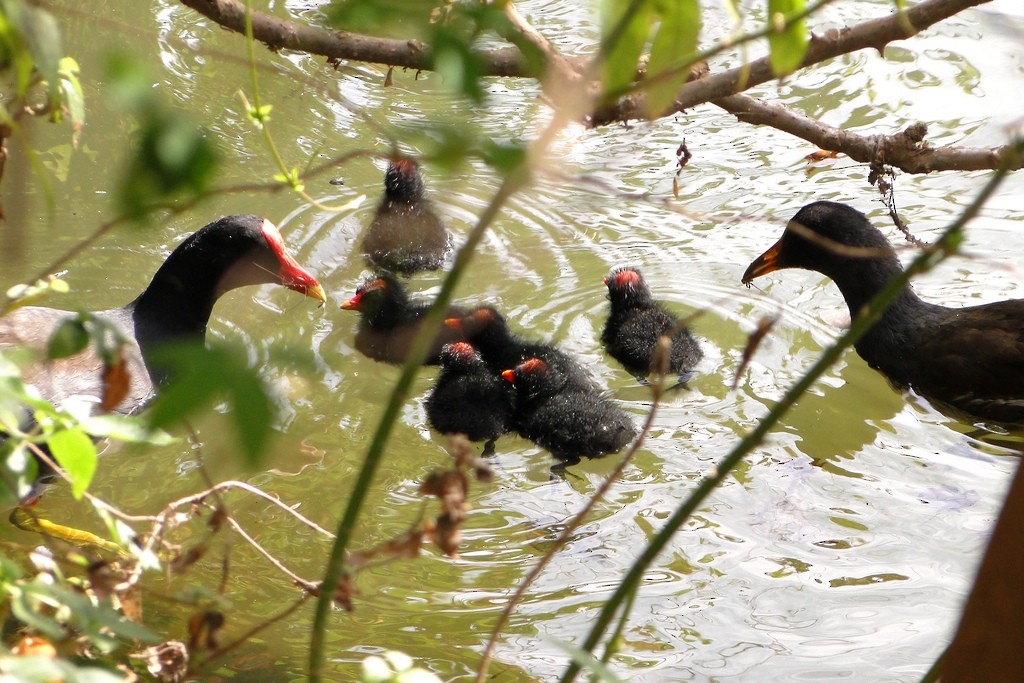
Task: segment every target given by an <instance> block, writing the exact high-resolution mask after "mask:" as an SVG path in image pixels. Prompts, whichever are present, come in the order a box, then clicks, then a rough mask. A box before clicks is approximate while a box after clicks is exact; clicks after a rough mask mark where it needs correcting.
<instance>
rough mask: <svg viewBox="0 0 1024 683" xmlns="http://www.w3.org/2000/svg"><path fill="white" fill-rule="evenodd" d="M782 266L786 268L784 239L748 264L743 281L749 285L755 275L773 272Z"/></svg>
mask: <svg viewBox="0 0 1024 683" xmlns="http://www.w3.org/2000/svg"><path fill="white" fill-rule="evenodd" d="M780 268H785V265H784V264H783V262H782V240H779V241H778V242H776V243H775V244H773V245H772V246H771V248H769V249H768V251H766V252H764V253H763V254H761V255H760V256H758V257H757V258H756V259H754V261H753V262H752V263H751V264H750V265H749V266H747V271H746V272H745V273H743V280H742V282H743V284H745V285H749V284H750V281H751V280H753V279H754V278H755V277H761V276H762V275H767V274H768V273H773V272H775V271H776V270H779V269H780Z"/></svg>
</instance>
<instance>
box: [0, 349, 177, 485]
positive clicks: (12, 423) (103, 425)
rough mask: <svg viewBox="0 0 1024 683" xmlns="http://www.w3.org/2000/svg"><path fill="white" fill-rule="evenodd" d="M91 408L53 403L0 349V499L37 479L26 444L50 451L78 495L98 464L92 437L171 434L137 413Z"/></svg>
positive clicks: (145, 439)
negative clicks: (96, 411) (28, 383)
mask: <svg viewBox="0 0 1024 683" xmlns="http://www.w3.org/2000/svg"><path fill="white" fill-rule="evenodd" d="M92 408H93V404H91V403H74V402H69V403H68V404H67V405H64V406H61V407H57V406H54V405H53V404H52V403H50V402H49V401H45V400H43V399H42V398H41V397H40V396H39V393H38V392H37V391H36V390H35V388H33V387H29V386H26V385H25V384H24V382H23V381H22V379H21V370H20V369H19V368H18V366H17V365H16V364H15V363H13V362H12V361H11V360H10V359H8V358H7V357H5V356H4V355H0V432H3V433H4V434H5V435H6V437H5V439H4V440H3V442H2V445H0V457H2V462H0V481H3V482H4V483H6V485H5V486H0V503H4V504H9V503H13V502H16V501H17V500H19V499H20V498H22V497H23V496H25V495H26V494H28V493H29V491H30V490H31V488H32V485H33V483H34V482H35V479H36V474H37V471H38V465H37V463H36V460H35V458H34V457H33V456H32V455H31V453H30V452H29V444H35V445H36V446H39V447H45V448H46V449H47V450H48V451H49V452H50V454H51V455H52V456H53V457H54V458H55V459H56V460H57V462H58V463H59V464H60V466H61V467H62V468H63V469H64V470H65V471H66V473H67V474H68V476H69V478H70V479H71V488H72V492H73V493H74V495H75V496H76V497H81V495H82V494H83V493H84V492H85V490H86V489H87V488H88V487H89V484H90V483H91V481H92V477H93V474H94V473H95V471H96V467H97V453H96V446H95V444H94V443H93V440H92V438H93V437H105V438H113V439H117V440H119V441H124V442H134V443H149V444H154V445H162V444H166V443H168V442H169V440H170V437H169V436H168V435H167V434H166V433H164V432H162V431H154V430H153V429H151V428H150V427H149V425H148V424H147V423H146V422H144V421H143V420H142V419H141V418H139V417H128V416H125V415H90V414H89V413H90V411H91V410H92ZM26 424H31V425H32V429H31V430H30V431H25V430H26V426H25V425H26Z"/></svg>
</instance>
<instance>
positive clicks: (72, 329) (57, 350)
mask: <svg viewBox="0 0 1024 683" xmlns="http://www.w3.org/2000/svg"><path fill="white" fill-rule="evenodd" d="M88 345H89V333H88V331H86V329H85V323H84V322H82V319H81V317H73V318H65V319H64V320H62V321H61V323H60V325H58V326H57V329H56V330H54V331H53V334H52V335H50V341H49V343H48V344H47V346H46V357H47V358H48V359H50V360H56V359H58V358H67V357H68V356H73V355H75V354H76V353H79V352H81V351H82V350H84V349H85V347H86V346H88Z"/></svg>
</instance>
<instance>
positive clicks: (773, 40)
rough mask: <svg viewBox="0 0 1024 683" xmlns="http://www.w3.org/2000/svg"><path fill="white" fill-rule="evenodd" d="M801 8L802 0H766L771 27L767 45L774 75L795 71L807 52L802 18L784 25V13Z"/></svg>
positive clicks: (805, 29) (800, 10) (799, 10)
mask: <svg viewBox="0 0 1024 683" xmlns="http://www.w3.org/2000/svg"><path fill="white" fill-rule="evenodd" d="M803 10H804V0H768V23H769V26H772V27H773V30H772V32H771V33H769V34H768V46H769V47H770V48H771V56H770V61H771V64H772V71H773V72H775V75H776V76H785V75H786V74H790V73H793V72H794V71H796V70H797V69H798V68H799V67H800V65H801V64H802V63H803V61H804V55H806V54H807V45H808V42H809V38H808V36H807V26H806V24H805V22H804V20H803V19H800V20H799V21H794V22H793V23H791V24H789V25H788V26H785V17H786V15H792V14H795V13H798V12H802V11H803ZM784 26H785V28H784V29H783V27H784Z"/></svg>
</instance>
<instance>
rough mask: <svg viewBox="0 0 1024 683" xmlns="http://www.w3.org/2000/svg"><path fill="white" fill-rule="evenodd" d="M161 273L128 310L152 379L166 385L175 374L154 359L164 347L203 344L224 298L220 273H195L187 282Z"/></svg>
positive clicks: (199, 271) (199, 270)
mask: <svg viewBox="0 0 1024 683" xmlns="http://www.w3.org/2000/svg"><path fill="white" fill-rule="evenodd" d="M166 265H167V264H166V263H165V266H166ZM163 270H164V269H161V271H163ZM161 271H157V275H156V276H154V278H153V281H152V282H151V283H150V285H149V287H147V288H146V290H145V291H144V292H143V293H142V294H140V295H139V297H138V298H137V299H135V301H133V302H132V303H130V304H129V305H128V306H127V308H128V310H129V311H130V312H131V317H132V323H133V325H134V327H135V337H136V339H137V341H138V343H139V350H140V351H141V352H142V357H143V359H144V360H145V363H146V368H147V369H148V370H149V374H150V377H151V378H152V379H153V381H154V383H157V384H160V383H163V382H165V381H166V380H167V379H168V377H169V375H170V374H171V373H170V371H169V370H168V368H167V367H165V366H164V364H162V363H160V362H159V360H157V359H156V358H154V352H155V351H156V350H157V349H158V348H160V347H163V346H172V345H191V344H202V343H203V342H204V341H205V339H206V326H207V324H208V323H209V321H210V314H211V313H212V312H213V305H214V303H215V302H216V300H217V298H218V297H219V296H220V291H219V290H218V287H217V280H218V277H217V276H219V275H220V274H219V273H216V274H215V273H211V272H210V271H209V270H207V271H205V272H204V270H203V269H195V270H191V271H190V272H189V275H188V277H187V280H186V278H184V277H182V276H179V275H177V274H174V273H173V271H171V272H161Z"/></svg>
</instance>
